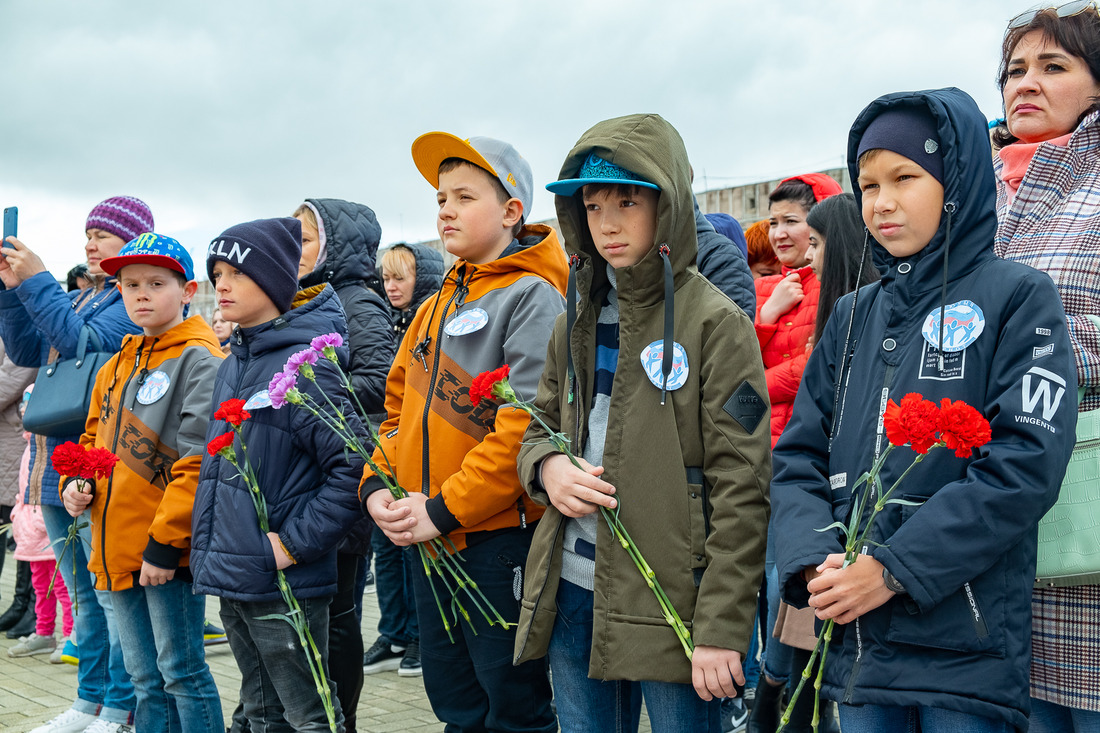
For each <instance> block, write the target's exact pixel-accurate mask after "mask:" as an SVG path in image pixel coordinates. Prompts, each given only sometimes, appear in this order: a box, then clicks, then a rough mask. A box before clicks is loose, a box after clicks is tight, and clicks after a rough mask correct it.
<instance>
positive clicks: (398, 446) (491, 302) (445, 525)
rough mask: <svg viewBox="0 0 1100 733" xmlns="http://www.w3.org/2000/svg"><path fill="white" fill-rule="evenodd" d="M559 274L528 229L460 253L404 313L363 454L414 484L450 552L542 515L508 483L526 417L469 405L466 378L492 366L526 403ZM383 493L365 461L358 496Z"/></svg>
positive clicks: (555, 310)
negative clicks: (382, 405)
mask: <svg viewBox="0 0 1100 733" xmlns="http://www.w3.org/2000/svg"><path fill="white" fill-rule="evenodd" d="M568 276H569V271H568V266H567V264H566V259H565V252H564V250H563V249H562V246H561V244H560V243H559V242H558V237H557V234H556V233H555V232H554V230H553V229H551V228H550V227H548V226H545V225H537V224H536V225H529V226H526V227H524V229H523V231H522V232H520V237H519V240H518V246H517V243H516V242H513V243H512V245H511V246H510V247H509V248H508V249H506V250H505V251H504V254H503V256H501V257H500V258H498V259H496V260H494V261H493V262H489V263H486V264H483V265H475V264H472V263H469V262H466V261H465V260H459V261H458V262H456V263H455V265H454V266H453V267H452V269H451V271H450V272H449V273H448V275H447V277H446V278H445V279H444V282H443V285H442V287H441V288H440V290H439V292H438V293H437V294H436V295H434V296H432V297H430V298H428V300H426V301H425V302H424V303H423V305H421V306H420V309H419V310H418V311H417V314H416V316H415V317H414V318H413V321H412V323H411V324H410V326H409V329H408V331H407V332H406V333H405V337H404V339H403V340H402V342H401V345H400V347H399V348H398V351H397V359H396V360H395V361H394V365H393V367H392V368H391V369H390V373H389V377H388V378H387V381H386V413H387V415H388V419H387V420H386V422H384V423H383V424H382V428H381V430H380V431H379V432H380V435H381V439H380V441H379V445H378V447H377V448H376V450H375V453H374V459H375V462H376V463H378V465H379V466H386V465H387V458H388V462H389V464H390V465H392V466H393V467H394V469H395V472H396V474H397V481H398V483H400V484H401V486H402V487H404V488H405V490H406V491H409V492H415V491H421V492H423V493H424V494H426V495H427V496H428V497H429V498H428V503H427V511H428V515H429V516H430V517H431V519H432V521H433V523H434V524H435V526H436V528H438V529H439V531H440V532H441V533H443V534H446V535H448V536H449V537H450V539H451V541H452V542H453V543H454V544H455V546H456V547H457V548H458V549H460V550H461V549H462V548H463V547H465V546H466V538H467V535H469V534H471V533H474V532H484V531H489V530H497V529H506V528H509V527H522V526H526V525H527V523H529V522H533V521H535V520H536V519H538V518H539V517H541V516H542V512H543V508H542V507H540V506H539V505H537V504H535V503H534V502H532V501H531V499H530V498H529V497H528V496H527V494H526V492H525V491H524V489H523V487H522V486H521V485H520V482H519V475H518V473H517V471H516V455H517V453H518V451H519V443H520V440H522V439H523V434H524V431H526V429H527V423H528V421H529V418H528V417H527V415H526V413H524V412H522V411H520V410H514V409H512V408H511V407H501V408H499V409H498V408H497V406H496V405H495V404H493V403H490V402H481V403H480V404H473V403H471V402H470V398H469V391H470V385H471V383H472V382H473V379H474V377H476V376H477V375H478V374H480V373H482V372H485V371H489V370H491V369H496V368H497V367H499V366H501V365H502V364H508V365H509V366H510V367H511V375H510V380H509V381H510V382H511V384H512V386H513V387H514V388H515V390H516V393H517V394H518V395H519V396H520V397H521V398H522V399H524V400H533V399H534V397H535V390H536V389H537V388H538V382H539V378H540V377H541V376H542V368H543V365H544V364H545V362H546V345H547V344H548V343H549V342H550V334H551V332H552V331H553V328H554V321H555V320H556V319H557V317H558V315H560V314H561V313H562V312H563V311H564V309H565V300H564V298H563V297H562V294H563V293H564V292H565V286H566V281H567V279H568ZM379 489H382V490H385V489H384V487H383V484H382V481H381V479H379V478H377V477H376V476H374V474H373V472H372V471H371V470H370V468H369V467H368V468H367V469H366V471H365V474H364V482H363V484H362V485H361V487H360V499H362V500H365V499H366V497H367V495H368V494H369V493H371V492H373V491H376V490H379Z"/></svg>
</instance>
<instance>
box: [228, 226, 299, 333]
mask: <svg viewBox="0 0 1100 733" xmlns="http://www.w3.org/2000/svg"><path fill="white" fill-rule="evenodd" d="M301 259H302V223H301V222H300V221H298V220H297V219H291V218H284V219H257V220H256V221H249V222H245V223H244V224H237V225H236V226H231V227H229V228H228V229H226V230H225V231H224V232H222V233H221V234H220V235H218V237H217V238H216V239H214V241H212V242H211V243H210V248H209V249H208V250H207V253H206V274H207V275H208V276H209V277H210V282H214V263H215V262H217V261H218V260H221V261H222V262H227V263H229V264H230V265H232V266H233V267H235V268H237V269H238V270H240V271H241V272H243V273H244V274H245V275H248V276H249V277H250V278H252V280H253V281H254V282H255V283H256V284H257V285H258V286H259V287H260V289H261V290H263V291H264V292H265V293H267V297H269V298H271V302H272V303H274V304H275V307H277V308H278V309H279V312H280V313H286V312H287V311H288V310H290V303H291V301H293V300H294V294H295V293H296V292H297V291H298V262H299V261H300V260H301Z"/></svg>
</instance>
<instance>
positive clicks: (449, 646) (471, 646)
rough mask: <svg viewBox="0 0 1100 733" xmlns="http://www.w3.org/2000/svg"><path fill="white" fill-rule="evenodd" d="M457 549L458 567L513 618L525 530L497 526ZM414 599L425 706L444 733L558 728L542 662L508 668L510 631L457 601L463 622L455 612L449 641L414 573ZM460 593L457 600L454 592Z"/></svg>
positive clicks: (422, 579) (444, 597)
mask: <svg viewBox="0 0 1100 733" xmlns="http://www.w3.org/2000/svg"><path fill="white" fill-rule="evenodd" d="M479 539H483V541H481V542H478V543H477V544H474V545H470V546H468V547H466V549H464V550H463V551H462V557H463V558H465V562H463V563H462V567H463V568H464V569H465V570H466V572H467V573H469V575H470V577H472V578H473V579H474V581H475V582H477V584H478V585H479V586H480V588H481V590H482V592H483V593H484V594H485V596H486V598H488V599H489V602H490V603H492V604H493V607H494V608H496V609H497V611H499V612H500V615H501V616H503V617H504V620H505V621H508V622H509V623H515V622H516V621H517V620H518V619H519V597H517V594H516V591H517V590H518V591H519V592H520V594H522V587H523V570H524V567H525V566H526V564H527V552H528V550H530V548H531V532H530V531H520V530H516V531H502V532H499V533H493V534H491V535H490V536H489V537H487V538H479ZM413 577H414V578H415V580H414V584H415V588H416V604H417V610H418V611H419V613H420V661H421V663H422V664H423V668H424V690H425V691H426V692H427V693H428V700H429V701H430V702H431V704H432V711H433V712H434V713H435V715H436V717H438V718H439V719H440V720H441V721H443V722H444V723H445V724H446V727H445V728H444V730H445V731H446V733H473V732H474V731H478V732H483V731H494V732H497V733H504V732H505V731H526V732H528V733H552V732H553V731H556V730H557V728H558V726H557V723H556V721H555V720H554V714H553V712H552V711H551V709H550V697H551V691H550V681H549V680H548V679H547V672H546V662H545V660H542V659H537V660H532V661H529V662H524V663H523V664H520V665H519V666H516V667H513V666H512V652H513V647H514V646H515V642H516V631H515V628H511V629H502V628H501V627H500V626H489V624H488V623H486V621H485V619H484V618H483V617H482V616H481V614H479V613H478V612H477V611H476V610H475V609H474V607H473V604H472V603H469V602H468V601H466V600H464V601H463V605H465V606H466V607H467V608H468V609H469V612H470V619H471V620H472V621H473V623H474V625H475V626H476V628H477V634H476V635H475V634H474V632H473V631H472V630H471V629H470V625H469V624H467V623H466V621H465V620H464V619H462V618H461V617H459V621H458V623H457V624H454V625H452V627H451V633H452V634H453V635H454V643H451V640H450V639H449V638H448V637H447V632H446V631H445V630H444V628H443V621H442V619H441V618H440V615H439V610H438V609H437V608H436V605H435V598H434V597H433V595H432V590H431V587H430V586H429V582H431V581H429V579H428V577H427V576H426V575H425V574H424V571H423V570H420V571H418V572H416V573H414V574H413ZM432 581H434V583H435V588H436V592H437V593H438V594H439V597H440V601H441V603H443V609H444V610H445V611H448V612H449V611H450V609H449V594H448V593H447V589H446V588H445V587H444V585H443V583H442V582H441V581H440V580H439V579H438V578H436V577H433V578H432ZM461 598H464V597H460V599H461Z"/></svg>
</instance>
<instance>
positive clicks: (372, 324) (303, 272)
mask: <svg viewBox="0 0 1100 733" xmlns="http://www.w3.org/2000/svg"><path fill="white" fill-rule="evenodd" d="M294 217H295V218H297V219H298V220H299V221H300V222H302V258H301V261H300V262H299V265H298V285H299V287H300V288H302V290H305V291H316V292H320V290H321V289H322V288H323V287H324V286H325V284H326V283H327V284H329V285H331V286H332V288H333V289H334V290H335V291H336V295H337V297H339V299H340V304H341V305H342V306H343V307H344V314H345V316H347V320H348V349H349V351H350V353H351V358H350V361H349V363H348V376H349V378H350V379H351V385H352V388H353V389H354V391H355V398H356V399H357V400H358V402H359V405H360V406H361V407H362V409H363V410H364V411H366V412H367V413H368V414H373V413H380V412H384V411H385V401H386V375H387V374H389V371H390V365H391V364H393V356H394V338H393V331H392V330H391V327H390V315H389V308H387V306H386V303H385V301H384V300H383V299H382V296H381V295H379V294H378V293H377V292H376V291H375V290H373V289H371V288H370V287H368V282H369V281H374V280H376V279H377V275H376V273H375V262H374V259H375V255H376V253H377V252H378V242H379V239H380V237H381V236H382V228H381V227H380V226H379V225H378V219H377V218H376V217H375V215H374V212H373V211H372V210H371V209H370V208H369V207H367V206H364V205H363V204H357V203H353V202H351V201H343V200H340V199H306V201H305V202H304V203H302V204H301V205H299V206H298V208H297V209H295V211H294ZM371 534H372V533H371V522H370V519H369V518H367V517H363V518H362V519H361V520H360V521H359V522H358V523H357V524H356V525H355V526H354V527H353V528H352V529H351V531H349V532H348V534H347V535H346V536H345V537H344V539H342V540H341V541H340V544H339V547H338V551H337V556H336V576H337V577H336V586H337V587H336V595H335V596H333V598H332V604H331V605H330V606H329V637H328V638H329V656H328V659H329V672H330V674H331V675H332V679H333V681H335V682H336V694H337V696H338V698H339V700H340V707H341V708H343V711H344V727H345V730H346V731H347V733H355V730H356V708H357V707H358V706H359V696H360V693H361V692H362V689H363V668H362V666H361V665H360V662H359V660H360V659H361V658H362V655H363V635H362V632H361V630H360V628H359V626H360V624H359V618H358V616H357V615H356V613H355V600H356V597H357V596H356V578H357V576H358V574H359V562H360V558H361V557H362V556H363V555H364V554H366V552H367V549H368V547H369V546H370V538H371ZM375 534H382V533H381V532H377V533H375ZM361 595H362V591H361V589H360V592H359V596H361Z"/></svg>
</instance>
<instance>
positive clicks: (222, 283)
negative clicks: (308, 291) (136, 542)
mask: <svg viewBox="0 0 1100 733" xmlns="http://www.w3.org/2000/svg"><path fill="white" fill-rule="evenodd" d="M301 232H302V230H301V224H300V223H299V222H298V221H297V220H296V219H262V220H259V221H254V222H248V223H246V224H239V225H237V226H234V227H230V228H229V229H227V230H226V231H225V232H223V233H222V234H221V235H220V236H219V237H218V238H217V239H215V240H214V241H213V242H212V243H211V244H210V249H209V252H208V256H207V262H206V267H207V271H208V272H209V274H210V280H211V282H213V283H214V287H215V290H216V292H217V298H218V306H219V307H220V308H221V311H222V315H223V316H224V317H225V318H226V319H227V320H231V321H235V322H236V323H237V324H238V325H239V328H238V329H237V330H236V331H234V333H233V336H232V338H231V339H230V342H231V344H230V345H231V349H232V351H231V353H230V355H229V357H228V358H226V360H225V361H224V362H223V363H222V365H221V368H220V369H219V370H218V377H217V382H216V383H215V385H214V397H213V404H212V408H213V409H214V410H217V408H218V406H219V405H220V404H221V403H222V402H223V401H225V400H227V399H231V398H240V399H244V400H246V403H245V410H247V411H248V412H249V413H250V415H251V417H250V418H249V419H248V421H247V422H245V423H244V426H243V430H242V433H241V440H242V441H243V443H244V444H245V445H246V446H247V447H248V449H249V453H250V456H251V463H252V468H253V469H254V470H255V472H256V475H257V478H258V482H259V485H260V487H261V490H262V491H263V494H264V500H265V501H266V503H267V512H268V519H269V521H270V526H271V530H272V531H270V532H268V533H267V535H266V536H265V535H264V534H263V533H262V532H261V531H260V527H259V523H258V522H257V519H256V512H255V509H254V508H253V504H252V499H251V498H250V495H249V492H248V489H247V488H246V486H245V484H244V482H243V481H242V480H241V477H240V476H239V475H238V473H237V470H236V469H235V468H234V467H233V465H232V464H231V463H230V462H229V461H227V460H226V459H224V458H222V457H221V456H218V455H214V456H207V457H205V458H204V460H203V464H202V468H201V470H200V473H199V488H198V492H197V494H196V496H195V508H194V512H193V514H192V535H193V536H192V542H191V548H192V549H191V572H192V574H193V576H194V588H195V592H196V593H207V594H210V595H216V596H220V597H221V599H222V601H221V619H222V622H223V625H224V626H225V632H226V635H227V636H228V637H229V643H230V645H231V646H232V649H233V656H234V657H236V659H237V665H238V666H239V667H240V670H241V676H242V682H241V700H242V702H243V703H244V712H245V715H246V716H247V717H248V718H249V720H250V721H251V723H252V728H253V730H267V731H272V730H291V729H293V730H327V729H328V723H327V718H326V715H325V710H324V708H323V706H322V704H321V699H320V696H319V695H318V694H317V691H316V688H315V685H314V682H313V677H312V674H311V672H310V669H309V666H308V664H307V661H306V651H305V650H303V649H302V648H301V646H300V645H299V643H298V637H297V634H296V632H295V631H294V630H293V629H292V628H291V626H290V625H289V624H287V623H286V621H285V620H284V619H282V618H278V617H273V616H277V615H282V614H285V613H286V612H287V607H286V604H285V603H284V602H283V600H282V597H281V595H280V593H279V589H278V588H277V587H276V585H275V577H276V576H275V571H276V568H282V569H284V570H285V573H286V579H287V582H288V583H289V584H290V586H291V588H292V589H293V591H294V595H295V596H296V597H297V599H298V601H299V603H300V604H301V607H302V612H303V613H304V615H305V618H306V620H307V621H308V622H309V628H310V631H311V633H312V636H313V640H314V642H315V643H316V645H317V648H318V649H319V650H320V653H321V656H322V663H323V665H324V668H325V670H326V675H327V669H328V653H327V652H328V606H329V602H330V601H331V599H332V595H333V593H335V592H336V543H337V541H338V540H339V539H340V538H341V537H342V536H343V535H344V533H345V532H346V531H347V529H348V528H349V527H350V526H351V525H352V524H353V523H354V522H355V521H356V520H357V519H358V518H359V517H360V516H361V513H360V510H359V502H358V499H357V488H358V485H359V476H361V475H362V472H363V462H362V460H361V459H359V458H358V457H357V456H356V454H354V453H351V452H350V451H346V449H345V446H344V442H343V440H341V439H339V438H338V437H337V436H336V434H335V433H334V432H332V430H330V429H329V428H327V427H326V426H325V425H324V424H323V423H322V421H321V420H320V419H318V418H316V417H314V416H313V415H312V414H310V413H309V412H308V411H306V410H304V409H300V408H293V407H287V408H285V409H281V410H275V409H273V408H272V406H271V399H270V397H269V396H268V392H267V388H268V384H269V382H270V380H271V377H272V375H273V374H275V373H276V372H279V371H281V370H282V368H283V365H284V364H285V363H286V360H287V358H288V357H290V356H291V355H292V354H294V353H295V352H297V351H300V350H301V349H303V348H307V347H308V346H309V343H310V341H311V340H312V339H313V338H314V337H315V336H318V335H320V334H324V333H330V332H337V333H340V334H342V335H343V336H344V337H345V339H346V337H347V333H346V331H347V328H346V322H345V319H344V312H343V309H342V308H341V306H340V302H339V299H338V298H337V295H336V292H335V291H334V290H333V289H332V288H331V287H330V286H325V287H324V289H323V290H322V291H321V292H320V293H319V294H317V295H315V296H313V297H312V298H310V299H308V300H307V299H306V298H304V297H303V298H301V302H294V296H295V292H296V291H297V284H298V263H299V260H300V258H301V248H302V244H301V243H302V238H301V237H302V233H301ZM338 353H339V354H340V360H341V361H342V363H343V366H344V367H345V368H346V366H347V358H348V352H347V349H346V348H344V347H341V349H339V350H338ZM314 370H315V372H316V379H317V383H318V386H319V387H320V389H321V390H323V391H324V393H325V394H326V395H327V396H328V397H329V398H330V399H331V400H332V401H333V402H335V403H336V405H338V406H339V407H340V409H341V411H342V412H343V413H344V414H345V415H347V416H348V419H349V420H350V421H351V424H352V428H353V429H355V430H356V431H357V432H358V433H360V434H365V431H363V430H362V428H361V426H360V425H359V423H358V420H357V419H356V417H355V415H354V411H353V410H352V409H351V407H350V403H349V399H348V395H347V393H346V391H345V390H344V388H343V387H342V386H341V384H340V382H339V379H338V376H337V374H336V372H335V369H334V368H333V367H332V365H331V364H329V363H328V362H327V361H326V360H324V359H322V360H320V361H319V362H318V364H317V365H316V366H315V367H314ZM298 388H299V389H300V390H303V391H305V392H307V393H309V394H311V395H312V397H313V398H314V399H316V400H317V401H318V402H320V403H322V404H323V403H324V402H325V400H324V398H323V397H322V396H321V395H320V394H318V393H317V387H315V386H313V385H312V384H311V383H310V382H308V381H306V380H304V379H303V380H300V382H299V385H298ZM228 430H229V426H228V425H227V424H226V423H225V422H224V421H222V420H211V422H210V427H209V428H208V430H207V440H210V439H212V438H214V437H217V436H220V435H222V434H224V433H226V432H227V431H228ZM330 685H331V683H330ZM335 712H336V720H337V724H338V725H337V728H338V730H339V731H343V730H344V728H343V715H342V714H341V711H340V707H339V705H337V706H336V709H335ZM284 718H285V722H283V719H284Z"/></svg>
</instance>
